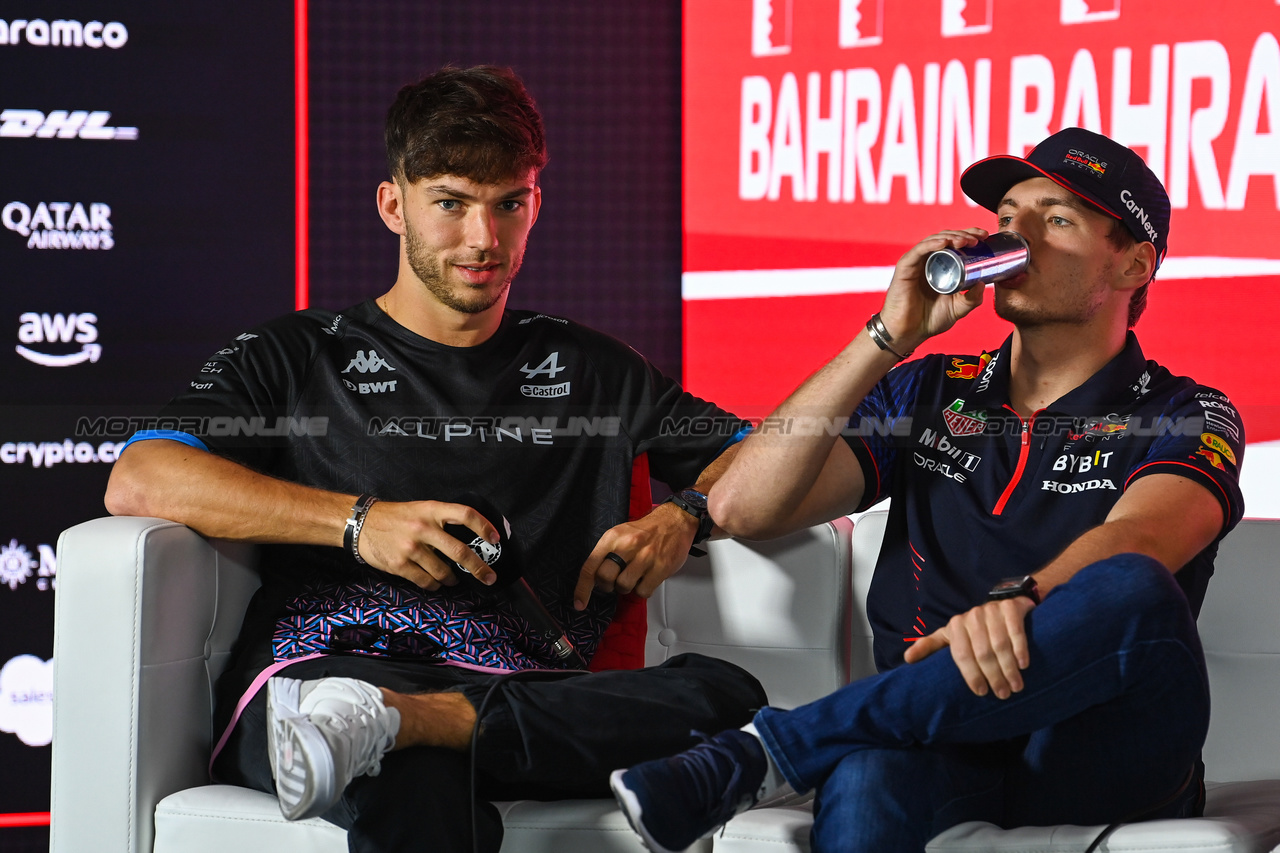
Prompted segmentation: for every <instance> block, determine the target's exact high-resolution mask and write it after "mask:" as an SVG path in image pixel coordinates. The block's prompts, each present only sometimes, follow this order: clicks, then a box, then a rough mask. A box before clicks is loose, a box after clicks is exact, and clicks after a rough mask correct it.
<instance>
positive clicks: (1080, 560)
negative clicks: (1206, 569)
mask: <svg viewBox="0 0 1280 853" xmlns="http://www.w3.org/2000/svg"><path fill="white" fill-rule="evenodd" d="M1225 523H1226V522H1225V520H1224V513H1223V508H1222V505H1221V504H1220V503H1219V502H1218V500H1217V499H1216V498H1215V497H1214V496H1213V494H1212V493H1211V492H1210V491H1209V490H1208V489H1207V488H1205V487H1204V486H1203V485H1201V484H1200V483H1198V482H1196V481H1195V480H1192V479H1190V478H1188V477H1181V476H1178V475H1177V474H1151V475H1150V476H1147V477H1143V478H1142V479H1140V480H1136V481H1135V482H1133V483H1132V484H1131V485H1130V486H1129V488H1127V489H1126V490H1125V493H1124V495H1123V496H1121V498H1120V500H1118V501H1116V504H1115V506H1113V507H1112V508H1111V512H1109V513H1108V514H1107V518H1106V521H1104V522H1103V523H1102V524H1100V525H1098V526H1097V527H1094V528H1093V529H1091V530H1088V531H1086V532H1085V533H1083V534H1081V536H1080V537H1079V538H1078V539H1076V541H1074V542H1072V543H1071V544H1070V545H1069V546H1067V548H1066V549H1065V550H1064V551H1063V552H1062V553H1061V554H1059V555H1058V556H1057V557H1056V558H1055V559H1054V560H1053V561H1051V562H1050V563H1049V564H1048V565H1046V566H1045V567H1044V568H1042V569H1041V570H1040V571H1038V572H1036V574H1035V577H1036V586H1037V587H1039V591H1040V594H1041V595H1042V596H1043V595H1045V594H1046V593H1048V592H1049V590H1051V589H1053V588H1054V587H1055V586H1057V585H1058V584H1061V583H1065V582H1066V581H1067V580H1069V579H1070V578H1071V576H1072V575H1074V574H1075V573H1076V572H1078V571H1080V570H1081V569H1082V568H1084V567H1085V566H1087V565H1090V564H1091V563H1094V562H1097V561H1098V560H1102V559H1105V558H1107V557H1111V556H1114V555H1115V554H1127V553H1136V554H1146V555H1147V556H1149V557H1154V558H1155V559H1157V560H1159V561H1160V563H1161V564H1162V565H1164V566H1165V567H1166V568H1168V569H1169V570H1170V571H1173V572H1176V571H1178V570H1179V569H1181V568H1182V567H1183V566H1185V565H1186V564H1187V563H1188V562H1189V561H1190V560H1191V558H1192V557H1194V556H1195V555H1196V554H1198V553H1200V552H1201V551H1203V550H1204V549H1205V548H1207V547H1209V545H1210V543H1212V542H1213V540H1214V539H1216V538H1217V537H1218V536H1219V534H1221V533H1222V530H1223V527H1224V526H1225Z"/></svg>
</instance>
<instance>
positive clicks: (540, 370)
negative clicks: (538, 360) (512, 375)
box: [520, 351, 564, 379]
mask: <svg viewBox="0 0 1280 853" xmlns="http://www.w3.org/2000/svg"><path fill="white" fill-rule="evenodd" d="M562 370H564V367H563V366H562V365H561V364H560V353H559V351H556V352H553V353H551V355H549V356H547V357H546V358H545V359H543V361H542V364H539V365H538V366H537V367H530V366H529V362H527V361H526V362H525V364H524V367H522V368H520V372H521V373H523V374H524V375H525V376H527V377H529V378H530V379H532V378H533V377H535V376H546V377H547V378H548V379H555V378H556V375H557V374H558V373H560V371H562Z"/></svg>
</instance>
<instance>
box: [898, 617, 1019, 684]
mask: <svg viewBox="0 0 1280 853" xmlns="http://www.w3.org/2000/svg"><path fill="white" fill-rule="evenodd" d="M1035 606H1036V605H1035V602H1033V601H1032V600H1031V599H1029V598H1027V597H1025V596H1019V597H1018V598H1006V599H1003V600H1001V601H988V602H987V603H986V604H980V605H978V606H977V607H975V608H973V609H972V610H969V611H966V612H965V613H960V614H958V615H956V616H953V617H951V621H950V622H948V623H947V624H946V626H945V627H943V628H939V629H938V630H937V631H934V632H933V633H932V634H930V635H929V636H927V637H924V638H923V639H920V640H917V641H916V642H915V643H913V644H912V646H911V648H909V649H907V654H906V656H905V658H904V660H905V661H906V662H907V663H916V662H918V661H922V660H924V659H925V658H927V657H928V656H929V655H931V654H933V653H934V652H936V651H938V649H941V648H943V647H944V646H950V647H951V658H952V660H954V661H955V662H956V666H957V667H959V668H960V675H961V676H963V678H964V680H965V683H966V684H968V685H969V689H970V690H972V691H973V692H974V693H976V694H977V695H979V696H985V695H987V693H988V692H991V693H994V694H995V695H996V697H997V698H999V699H1008V698H1009V697H1010V696H1012V695H1013V694H1014V693H1017V692H1019V691H1020V690H1022V670H1024V669H1026V668H1027V666H1028V665H1030V663H1031V656H1030V653H1029V651H1028V649H1027V631H1026V625H1025V621H1026V617H1027V614H1028V613H1030V612H1031V609H1032V608H1034V607H1035Z"/></svg>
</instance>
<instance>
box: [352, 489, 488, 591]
mask: <svg viewBox="0 0 1280 853" xmlns="http://www.w3.org/2000/svg"><path fill="white" fill-rule="evenodd" d="M446 524H460V525H462V526H463V527H466V528H468V529H469V530H471V531H472V532H473V533H475V534H476V535H477V536H479V537H481V538H483V539H484V540H485V541H486V542H491V543H496V542H497V541H498V531H497V529H496V528H495V527H494V526H493V525H492V524H490V523H489V521H488V519H486V518H485V517H484V516H483V515H481V514H480V513H478V512H477V511H475V510H474V509H472V508H471V507H468V506H463V505H462V504H451V503H442V502H440V501H412V502H407V503H396V502H392V501H378V502H377V503H375V504H374V505H373V506H372V507H370V508H369V512H368V514H367V515H366V516H365V521H364V527H363V528H362V529H361V531H360V540H359V543H358V546H359V548H360V556H361V557H363V558H364V560H365V562H367V563H368V564H369V565H371V566H373V567H374V568H375V569H380V570H381V571H384V572H387V573H388V574H392V575H399V576H400V577H402V578H405V579H407V580H409V581H410V582H412V583H414V584H416V585H418V586H420V587H422V588H423V589H425V590H428V591H430V590H436V589H439V588H440V587H441V586H442V585H443V586H453V585H454V584H456V583H457V582H458V578H457V577H456V576H455V575H454V572H453V569H452V567H450V566H449V564H448V563H446V562H445V561H444V560H442V559H440V554H444V555H445V556H447V557H448V558H449V559H451V560H454V561H455V562H457V563H458V564H459V565H460V566H462V567H463V568H464V569H466V570H467V571H468V572H470V573H471V574H472V575H473V576H474V577H475V578H476V579H477V580H479V581H480V582H481V583H484V584H492V583H493V582H494V581H495V580H497V579H498V576H497V575H496V574H495V573H494V571H493V569H491V568H489V567H488V566H487V565H485V563H484V561H483V560H481V559H480V558H479V557H478V556H477V555H476V553H475V552H474V551H472V550H471V549H470V548H469V547H467V545H466V543H464V542H459V541H458V540H457V539H455V538H454V537H452V536H450V535H449V534H448V533H446V532H445V530H444V526H445V525H446ZM437 552H439V553H437Z"/></svg>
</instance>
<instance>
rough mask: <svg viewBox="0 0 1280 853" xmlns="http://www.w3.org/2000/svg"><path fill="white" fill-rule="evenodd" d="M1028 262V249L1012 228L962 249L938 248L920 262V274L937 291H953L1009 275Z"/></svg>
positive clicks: (1014, 273)
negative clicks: (922, 263) (921, 268)
mask: <svg viewBox="0 0 1280 853" xmlns="http://www.w3.org/2000/svg"><path fill="white" fill-rule="evenodd" d="M1029 263H1031V248H1030V246H1028V245H1027V241H1026V238H1024V237H1023V236H1022V235H1021V234H1019V233H1018V232H1016V231H997V232H996V233H994V234H992V235H991V236H989V237H987V239H985V240H980V241H978V242H977V243H976V244H974V245H972V246H967V247H965V248H962V249H941V250H939V251H937V252H934V253H933V254H931V255H929V257H928V258H926V259H925V262H924V277H925V280H926V281H928V282H929V286H930V287H931V288H933V289H934V290H935V291H937V292H938V293H942V294H947V293H955V292H956V291H957V290H968V289H969V288H971V287H976V286H978V285H984V284H990V283H991V282H993V281H1004V280H1005V279H1007V278H1013V277H1014V276H1015V275H1018V274H1019V273H1020V272H1022V271H1023V270H1025V269H1026V268H1027V265H1028V264H1029Z"/></svg>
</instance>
